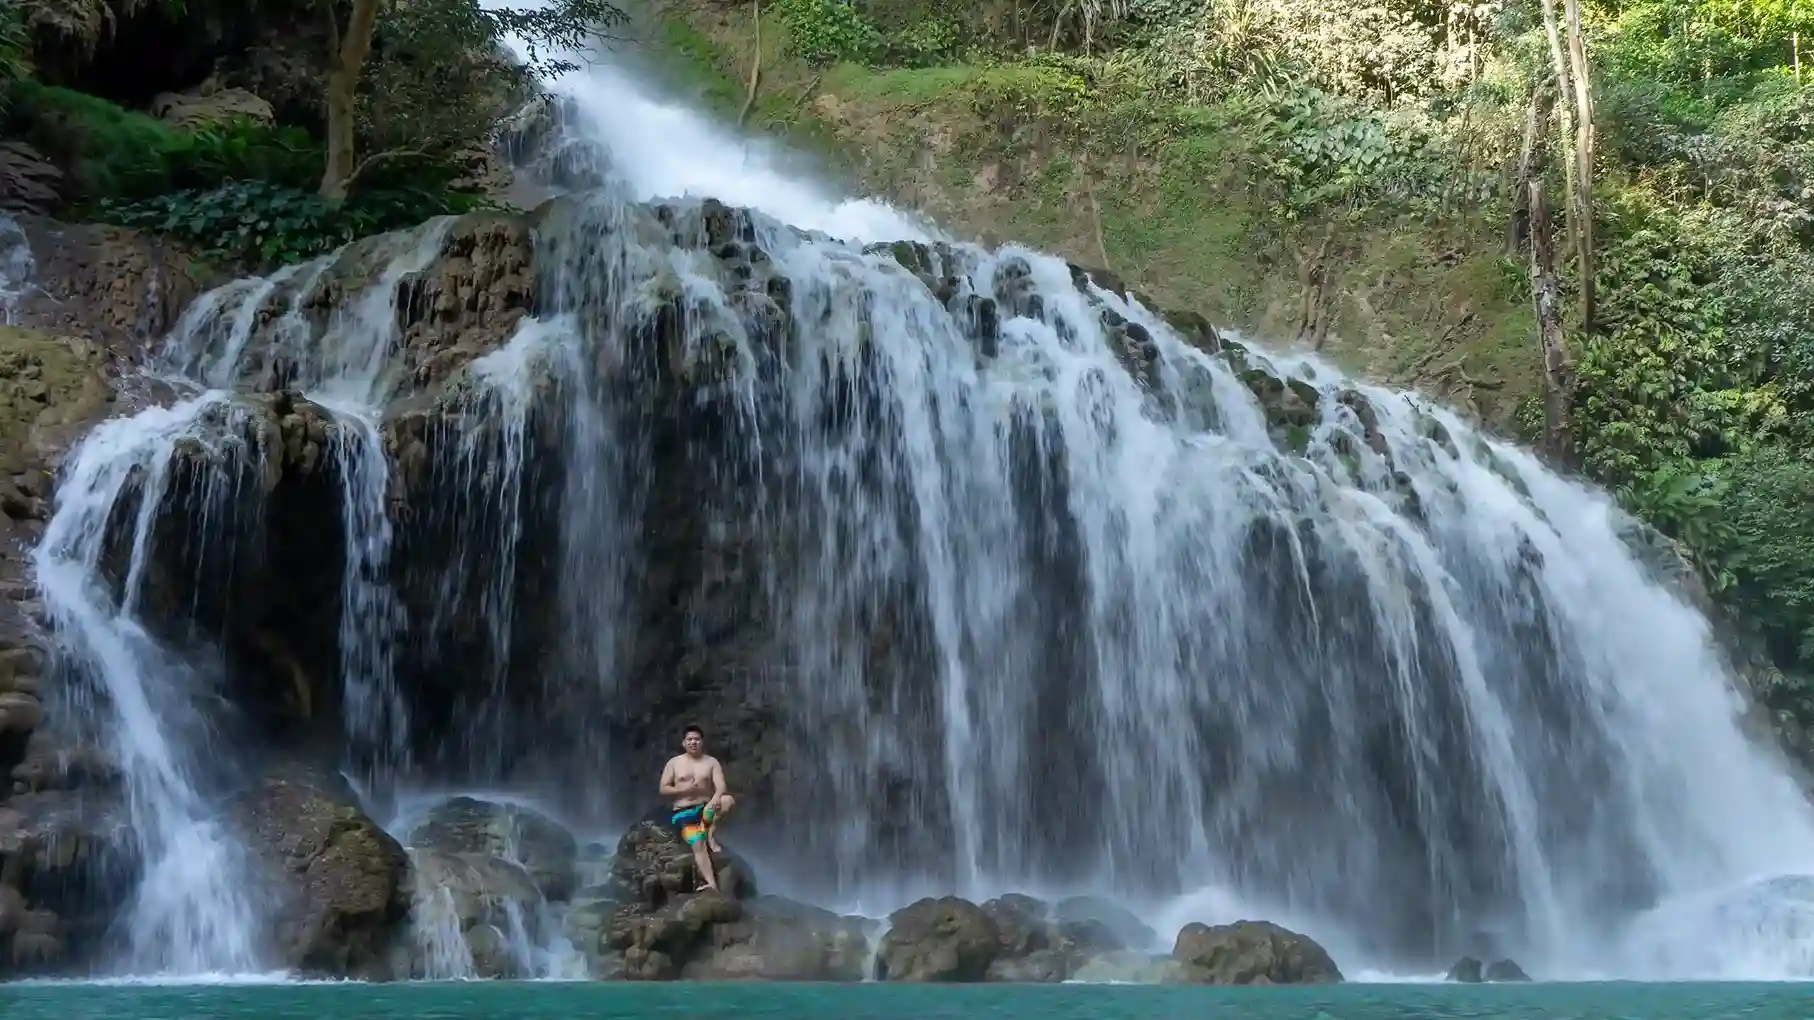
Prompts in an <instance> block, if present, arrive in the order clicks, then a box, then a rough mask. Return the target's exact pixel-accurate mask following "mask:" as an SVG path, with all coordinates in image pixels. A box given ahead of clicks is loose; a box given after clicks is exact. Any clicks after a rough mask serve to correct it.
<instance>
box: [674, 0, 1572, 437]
mask: <svg viewBox="0 0 1814 1020" xmlns="http://www.w3.org/2000/svg"><path fill="white" fill-rule="evenodd" d="M662 15H663V16H662V17H661V20H660V22H659V29H658V31H657V32H656V39H657V42H658V44H659V46H660V48H661V49H663V50H664V51H666V52H667V53H668V54H670V55H671V56H672V58H673V59H672V61H671V63H672V65H673V67H674V70H675V71H676V73H677V75H678V76H680V77H682V78H684V79H686V80H687V81H689V82H691V83H692V84H693V85H694V86H695V87H696V88H697V89H698V90H699V91H700V93H701V94H702V95H703V96H704V97H705V99H706V100H707V101H708V102H709V103H710V104H711V105H713V106H714V107H716V108H717V109H718V110H720V111H721V112H724V113H726V114H729V115H731V116H735V115H736V114H737V113H738V112H739V111H740V110H741V109H742V107H743V105H744V101H745V97H746V94H747V88H746V82H747V78H748V74H749V63H750V51H751V45H750V41H751V38H752V33H751V31H750V27H751V25H750V9H749V7H748V6H745V5H730V6H726V5H723V4H720V3H715V2H712V0H670V2H669V3H668V4H667V5H666V6H665V7H664V8H663V9H662ZM762 43H763V46H762V49H763V54H762V86H761V88H760V90H759V92H758V97H757V103H756V105H755V106H754V107H753V108H752V110H751V111H750V116H749V124H750V126H751V127H754V128H760V129H763V130H767V131H771V132H775V133H779V134H782V135H784V136H787V137H789V138H790V139H791V140H793V141H795V142H796V143H801V144H804V145H806V146H809V147H811V148H813V149H816V150H817V151H819V152H821V153H823V154H826V155H828V156H829V157H831V158H832V160H833V161H834V162H836V163H838V164H840V165H841V166H842V167H843V168H845V169H847V170H848V171H850V172H852V174H853V175H854V176H856V177H857V178H859V179H860V180H861V181H862V183H863V184H865V185H866V186H868V187H870V188H872V189H874V190H877V191H880V192H882V193H884V194H887V195H889V196H890V197H892V198H894V199H896V200H898V201H902V202H904V203H906V204H909V205H911V206H914V207H917V208H920V209H924V210H926V211H927V212H930V213H932V214H933V215H935V216H937V217H938V218H939V220H940V221H941V222H942V223H944V224H945V225H946V226H947V228H948V229H952V230H954V231H956V232H958V233H963V234H969V235H972V236H975V237H978V238H981V239H984V240H990V241H997V240H1008V239H1012V240H1017V241H1023V242H1026V243H1030V244H1034V245H1037V246H1040V247H1043V248H1047V249H1051V250H1054V251H1057V252H1059V253H1061V254H1063V255H1065V256H1067V257H1070V258H1072V259H1074V260H1076V261H1079V262H1083V263H1086V264H1092V265H1101V264H1103V263H1104V262H1106V263H1107V264H1108V265H1109V267H1110V268H1112V269H1113V270H1114V271H1115V272H1116V273H1118V274H1119V275H1121V276H1123V277H1125V278H1126V279H1128V280H1129V281H1130V282H1132V283H1134V284H1135V285H1137V286H1138V287H1139V288H1140V289H1141V290H1143V291H1144V292H1146V293H1148V294H1150V295H1151V296H1152V297H1153V298H1155V299H1156V300H1158V301H1159V302H1160V303H1162V304H1164V305H1166V306H1168V307H1173V308H1191V309H1195V310H1198V311H1201V312H1203V313H1204V314H1206V315H1208V316H1209V317H1210V318H1211V319H1212V320H1214V321H1216V322H1219V323H1222V324H1225V325H1230V326H1235V327H1237V328H1240V329H1243V330H1247V331H1250V332H1252V333H1254V334H1256V335H1258V336H1262V337H1265V338H1268V339H1269V340H1270V341H1271V342H1273V343H1275V344H1276V343H1288V342H1292V341H1293V340H1294V339H1296V338H1299V337H1300V336H1306V337H1307V336H1309V335H1310V333H1309V332H1307V331H1306V330H1305V329H1304V323H1305V320H1306V315H1307V310H1308V309H1309V308H1310V307H1311V306H1312V305H1313V304H1314V302H1313V301H1310V300H1308V298H1309V296H1310V293H1311V291H1312V287H1311V286H1310V285H1309V284H1308V281H1309V280H1310V279H1311V272H1310V271H1311V269H1312V268H1313V267H1315V266H1318V265H1321V266H1323V267H1324V271H1323V275H1324V277H1325V280H1326V283H1325V287H1324V290H1323V292H1324V294H1325V295H1326V304H1327V311H1325V312H1324V316H1325V319H1326V321H1327V322H1329V323H1330V328H1329V329H1328V330H1327V333H1328V339H1327V341H1326V346H1325V347H1324V353H1325V354H1326V355H1327V356H1329V357H1331V358H1332V359H1334V360H1335V361H1337V362H1339V363H1341V364H1343V365H1344V366H1346V367H1348V368H1350V369H1353V370H1357V371H1360V372H1363V373H1365V374H1367V375H1369V376H1371V377H1373V378H1375V379H1379V380H1381V381H1387V382H1393V383H1400V384H1409V385H1416V386H1418V387H1419V388H1422V389H1425V390H1426V391H1429V392H1432V393H1436V394H1439V395H1444V396H1447V397H1450V398H1452V399H1454V400H1455V401H1456V402H1457V403H1459V404H1461V405H1462V406H1464V407H1465V406H1468V405H1469V404H1470V402H1472V404H1473V406H1475V407H1476V408H1477V409H1478V410H1479V412H1480V413H1481V414H1482V416H1484V417H1485V418H1487V419H1488V420H1489V421H1490V422H1493V423H1497V424H1504V423H1505V422H1506V421H1507V420H1508V418H1509V416H1510V414H1511V412H1512V411H1513V409H1514V408H1515V406H1516V405H1517V403H1518V402H1519V401H1520V400H1522V399H1524V398H1525V397H1526V396H1528V395H1529V394H1531V393H1532V392H1533V390H1534V388H1535V385H1536V383H1537V381H1538V363H1537V359H1536V354H1535V350H1534V342H1533V341H1532V339H1531V337H1532V335H1533V330H1532V328H1531V324H1530V312H1529V308H1528V305H1527V298H1526V294H1527V291H1526V290H1525V286H1526V285H1525V283H1524V280H1523V277H1522V273H1521V272H1520V270H1519V267H1516V266H1510V265H1507V264H1506V263H1505V261H1504V260H1503V259H1502V258H1501V257H1500V255H1499V244H1500V242H1499V230H1500V227H1499V225H1497V224H1485V223H1474V222H1469V221H1467V219H1466V218H1465V217H1455V218H1452V219H1451V220H1449V221H1445V222H1443V223H1441V224H1437V225H1431V224H1428V223H1423V222H1410V221H1405V220H1401V221H1398V222H1393V223H1385V224H1381V223H1379V222H1378V221H1372V222H1369V223H1365V224H1356V223H1353V222H1350V221H1348V220H1333V219H1332V220H1326V221H1320V222H1306V223H1298V224H1288V223H1286V222H1284V220H1283V219H1282V218H1281V217H1280V216H1278V215H1277V214H1276V213H1275V212H1274V210H1273V209H1272V208H1271V207H1270V205H1269V203H1268V202H1266V201H1265V200H1264V198H1263V197H1262V196H1261V195H1259V194H1257V193H1256V191H1255V189H1253V188H1251V187H1249V186H1248V184H1247V173H1246V172H1245V169H1244V160H1245V158H1246V157H1245V155H1244V149H1243V147H1242V146H1241V144H1240V137H1239V134H1238V132H1235V131H1233V130H1232V129H1230V128H1229V127H1228V126H1226V125H1225V124H1221V123H1218V120H1217V117H1216V116H1215V115H1214V112H1213V111H1210V110H1207V109H1204V108H1161V107H1158V106H1156V105H1154V104H1152V103H1150V102H1145V101H1139V100H1129V99H1114V98H1109V97H1106V96H1104V95H1098V94H1094V93H1093V92H1092V91H1091V90H1090V89H1089V87H1088V86H1086V85H1084V83H1082V82H1081V81H1080V80H1078V79H1076V78H1074V77H1072V76H1070V75H1069V74H1068V73H1066V72H1064V71H1061V70H1059V69H1056V68H1053V67H1041V66H1017V65H1006V66H991V67H972V66H947V67H933V68H921V69H894V70H874V69H869V68H864V67H858V66H854V65H849V64H844V65H839V66H836V67H832V68H829V69H824V70H823V71H820V70H815V69H813V68H810V67H808V66H805V65H804V64H802V63H801V62H799V61H798V60H795V59H793V58H791V57H790V55H789V52H788V47H787V42H786V32H785V29H784V28H783V27H782V26H781V25H780V24H778V23H777V22H776V21H775V19H772V18H766V17H765V18H764V21H763V26H762ZM1092 210H1095V211H1092ZM1324 252H1326V253H1327V254H1326V256H1325V257H1323V258H1322V259H1320V260H1319V258H1318V256H1319V255H1321V254H1322V253H1324ZM1475 384H1479V385H1475Z"/></svg>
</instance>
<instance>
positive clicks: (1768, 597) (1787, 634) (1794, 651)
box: [1703, 446, 1814, 722]
mask: <svg viewBox="0 0 1814 1020" xmlns="http://www.w3.org/2000/svg"><path fill="white" fill-rule="evenodd" d="M1715 470H1716V471H1717V472H1718V479H1719V482H1718V484H1719V492H1720V507H1719V511H1718V514H1719V517H1720V531H1719V533H1718V534H1717V535H1715V536H1713V537H1712V539H1711V540H1709V541H1708V542H1707V544H1706V545H1705V546H1704V547H1703V551H1704V553H1705V554H1706V555H1707V556H1708V557H1709V558H1711V559H1713V560H1715V561H1716V562H1718V563H1719V564H1720V565H1721V567H1722V569H1724V570H1725V571H1727V572H1728V573H1729V574H1731V575H1733V576H1735V577H1736V578H1738V580H1737V583H1736V587H1735V590H1734V591H1733V592H1732V593H1731V594H1732V597H1733V598H1734V599H1735V600H1736V602H1737V607H1738V608H1739V609H1740V610H1741V612H1742V613H1743V615H1744V617H1745V618H1747V619H1748V620H1750V621H1751V622H1753V623H1755V624H1756V625H1758V626H1759V627H1760V629H1762V630H1763V631H1764V633H1765V634H1766V635H1768V636H1769V637H1770V638H1771V639H1772V643H1773V644H1774V645H1775V647H1774V649H1773V652H1774V653H1775V656H1774V657H1775V658H1776V660H1777V662H1779V663H1780V664H1782V665H1784V666H1785V667H1786V668H1790V669H1798V668H1799V669H1805V668H1806V667H1808V666H1809V665H1811V664H1814V541H1810V538H1809V534H1808V530H1809V524H1808V508H1809V507H1810V506H1814V461H1810V460H1809V459H1808V457H1807V456H1806V455H1805V454H1803V453H1802V452H1801V451H1798V450H1789V449H1785V448H1783V447H1780V446H1764V447H1759V448H1757V449H1756V450H1753V451H1750V452H1748V453H1744V454H1739V455H1736V456H1732V457H1728V458H1725V459H1724V460H1722V461H1719V462H1718V463H1717V464H1716V465H1715ZM1808 719H1814V715H1806V716H1803V721H1804V722H1805V721H1806V720H1808Z"/></svg>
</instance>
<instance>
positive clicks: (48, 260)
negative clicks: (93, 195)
mask: <svg viewBox="0 0 1814 1020" xmlns="http://www.w3.org/2000/svg"><path fill="white" fill-rule="evenodd" d="M18 221H19V226H20V227H21V228H23V229H24V231H25V236H26V240H27V242H28V243H29V244H30V245H31V251H32V258H33V260H34V263H35V265H34V267H33V271H32V282H33V285H34V288H33V290H32V291H31V292H29V293H27V294H26V295H25V297H24V298H23V299H22V300H21V302H20V303H19V306H18V308H17V309H16V316H15V318H14V324H15V325H16V326H20V327H25V328H28V329H36V330H42V331H44V332H47V333H50V334H53V335H57V336H74V337H81V338H82V339H83V340H84V341H87V342H89V343H92V344H94V345H96V346H98V347H99V348H101V349H104V350H105V351H106V352H107V353H108V355H110V356H113V357H119V358H124V359H126V360H128V361H134V362H136V361H137V360H139V359H140V358H142V356H143V354H144V349H145V345H146V344H148V343H151V342H152V341H154V340H156V339H159V338H161V337H162V336H163V335H164V334H165V333H166V332H167V331H168V330H169V329H170V327H171V326H173V325H175V324H176V319H177V316H178V315H179V314H180V313H181V312H182V310H183V308H184V307H186V306H187V305H188V304H189V302H190V301H192V300H194V298H195V297H196V295H198V294H200V293H201V292H202V291H203V290H204V289H205V288H206V287H207V286H209V285H210V284H211V283H212V282H213V281H214V279H215V277H214V275H213V274H212V272H211V271H210V270H209V269H208V268H207V267H206V266H204V265H203V264H201V263H200V262H198V261H196V260H195V259H194V258H193V257H191V256H190V255H189V253H188V252H186V251H184V250H183V249H182V248H180V247H179V246H177V245H175V244H172V243H170V242H168V241H166V240H163V239H162V238H159V237H156V236H153V235H150V234H144V233H140V232H138V231H135V230H128V229H126V228H124V227H113V226H105V225H102V224H94V223H81V224H71V223H59V222H57V221H55V220H50V219H45V218H42V217H34V216H21V217H19V218H18Z"/></svg>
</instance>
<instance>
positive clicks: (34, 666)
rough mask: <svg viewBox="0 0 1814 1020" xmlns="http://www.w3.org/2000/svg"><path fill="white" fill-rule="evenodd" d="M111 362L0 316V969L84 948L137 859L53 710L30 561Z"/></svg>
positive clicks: (103, 772) (109, 771)
mask: <svg viewBox="0 0 1814 1020" xmlns="http://www.w3.org/2000/svg"><path fill="white" fill-rule="evenodd" d="M109 361H110V357H109V352H108V351H107V350H106V349H105V348H104V347H103V346H102V345H101V344H100V343H98V342H96V341H94V340H92V339H90V338H89V337H88V336H85V335H82V334H80V333H78V332H73V331H67V330H61V331H49V330H36V329H26V328H20V327H17V326H0V918H4V917H6V916H9V915H10V916H11V917H12V918H13V922H12V923H11V924H10V925H9V923H8V922H7V921H5V920H3V919H0V977H5V976H7V975H9V974H20V973H27V974H29V973H34V972H40V971H44V970H54V969H56V968H59V967H62V966H65V965H67V964H70V963H73V962H76V961H78V960H79V959H80V958H81V957H82V956H83V955H84V954H85V953H86V952H88V951H89V950H91V949H93V948H94V947H95V946H96V945H97V944H98V943H99V941H100V940H101V938H102V937H103V935H104V933H105V929H106V926H107V924H108V923H109V922H110V920H111V913H112V911H113V910H114V909H115V908H116V907H117V905H118V902H119V897H120V895H121V894H122V893H123V891H124V889H125V886H126V881H127V880H128V879H129V877H130V875H131V874H132V873H133V871H134V869H135V868H136V864H137V862H136V859H135V856H134V852H133V841H132V839H131V833H130V831H129V830H128V829H127V827H126V824H125V821H124V813H123V811H122V809H121V803H120V799H119V787H118V784H117V779H118V773H117V770H116V769H115V768H114V766H113V763H112V762H111V761H110V760H109V759H108V757H107V756H106V755H105V754H103V753H102V752H101V751H100V750H99V749H97V748H96V747H95V746H94V745H93V743H92V742H91V741H90V740H89V739H88V738H86V737H85V736H83V735H80V734H78V733H76V732H75V727H74V726H73V725H71V723H72V720H68V719H59V718H57V717H56V714H55V712H54V707H55V700H54V697H53V693H54V692H53V691H51V690H50V689H49V688H48V679H49V677H48V667H49V664H50V663H49V647H48V642H47V641H46V640H45V636H44V634H43V633H42V630H41V626H40V620H39V615H40V614H41V612H42V607H41V606H40V605H39V604H38V602H37V600H36V598H35V594H36V592H35V590H34V588H33V585H32V583H31V581H30V565H29V563H28V561H27V556H28V552H27V550H29V549H30V547H31V546H32V545H33V544H34V543H35V542H36V541H37V539H38V538H39V537H40V536H41V535H42V534H43V530H44V523H45V521H46V519H47V518H48V516H49V512H50V496H51V486H52V482H53V478H54V471H55V468H56V465H57V463H58V461H59V459H60V456H61V454H62V451H63V450H64V449H65V448H66V447H67V446H68V444H69V443H70V442H72V441H74V439H76V438H77V437H78V436H79V435H80V434H81V432H82V431H83V430H84V429H86V428H87V427H88V426H89V425H90V424H91V423H92V422H93V421H94V420H96V419H97V418H99V417H100V416H102V415H103V414H105V413H106V412H107V411H108V410H109V409H110V408H111V405H112V402H113V399H114V393H113V389H112V387H111V385H110V384H109V382H108V379H107V372H108V368H109ZM9 940H10V944H9Z"/></svg>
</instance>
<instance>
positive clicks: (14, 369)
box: [0, 326, 113, 473]
mask: <svg viewBox="0 0 1814 1020" xmlns="http://www.w3.org/2000/svg"><path fill="white" fill-rule="evenodd" d="M106 360H107V358H106V354H105V352H104V351H102V350H101V348H100V347H99V346H97V345H95V344H93V343H90V342H88V341H86V340H84V339H82V338H80V337H74V336H63V335H58V334H55V333H49V332H45V331H42V330H35V329H24V328H21V327H18V326H0V469H4V470H5V471H7V472H8V473H16V472H18V471H21V470H24V469H25V467H26V466H27V465H28V464H29V463H31V462H32V461H35V460H38V459H39V458H41V457H44V456H45V455H47V454H51V453H54V452H55V451H57V450H60V449H62V448H63V447H64V446H65V445H67V443H68V442H69V441H71V440H73V439H74V438H75V434H76V433H77V432H79V431H81V430H82V429H83V428H85V427H86V426H87V425H88V424H89V423H90V422H92V421H94V420H95V419H96V418H99V417H100V416H101V415H102V414H104V413H105V412H106V409H107V406H108V404H109V403H111V402H112V400H113V388H112V387H111V386H110V385H109V384H108V382H107V379H106V377H105V376H104V375H103V368H104V366H105V364H106Z"/></svg>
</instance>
